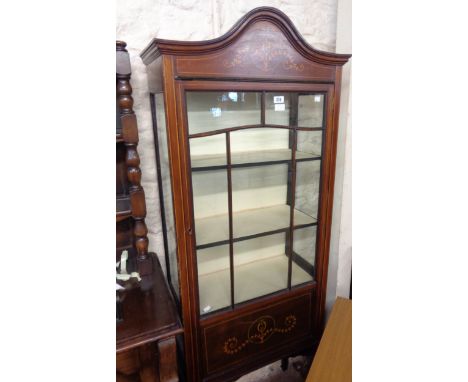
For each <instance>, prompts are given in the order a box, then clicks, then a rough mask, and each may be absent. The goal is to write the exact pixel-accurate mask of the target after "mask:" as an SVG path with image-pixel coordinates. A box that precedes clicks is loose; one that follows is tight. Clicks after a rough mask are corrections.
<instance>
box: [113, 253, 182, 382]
mask: <svg viewBox="0 0 468 382" xmlns="http://www.w3.org/2000/svg"><path fill="white" fill-rule="evenodd" d="M152 277H153V283H152V290H151V291H149V292H144V291H142V290H141V289H140V288H133V289H131V290H129V291H128V292H127V295H126V296H125V300H124V301H123V303H122V308H123V312H122V313H123V317H124V319H123V320H122V321H121V322H120V323H118V324H117V349H116V350H117V381H122V382H123V381H141V382H159V381H161V382H176V381H178V380H179V377H178V365H177V351H176V337H177V335H179V334H181V333H182V328H181V325H180V322H179V319H178V315H177V312H176V308H175V305H174V302H173V299H172V296H171V295H170V293H169V289H168V287H167V284H166V279H165V277H164V274H163V272H162V270H161V267H160V265H159V262H158V260H157V258H154V272H153V274H152Z"/></svg>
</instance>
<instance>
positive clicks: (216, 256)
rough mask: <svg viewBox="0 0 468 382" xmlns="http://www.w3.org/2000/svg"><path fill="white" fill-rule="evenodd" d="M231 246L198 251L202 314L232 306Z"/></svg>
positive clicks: (218, 246) (219, 246)
mask: <svg viewBox="0 0 468 382" xmlns="http://www.w3.org/2000/svg"><path fill="white" fill-rule="evenodd" d="M229 264H230V263H229V245H217V246H214V247H209V248H205V249H199V250H197V266H198V288H199V295H200V313H201V314H206V313H211V312H214V311H216V310H219V309H223V308H226V307H228V306H231V277H230V266H229Z"/></svg>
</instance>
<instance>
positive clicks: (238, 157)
mask: <svg viewBox="0 0 468 382" xmlns="http://www.w3.org/2000/svg"><path fill="white" fill-rule="evenodd" d="M291 158H292V150H290V149H274V150H258V151H241V152H232V153H231V167H248V166H261V165H270V164H278V163H288V162H291ZM319 159H321V156H320V154H313V153H308V152H302V151H296V161H297V162H302V161H308V160H319ZM191 162H192V171H207V170H214V169H223V168H226V167H227V164H226V155H225V154H210V155H194V156H192V158H191Z"/></svg>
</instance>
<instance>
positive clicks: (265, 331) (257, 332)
mask: <svg viewBox="0 0 468 382" xmlns="http://www.w3.org/2000/svg"><path fill="white" fill-rule="evenodd" d="M296 322H297V319H296V316H294V315H292V314H290V315H289V316H287V317H286V318H285V320H284V325H285V326H284V327H276V323H275V320H274V319H273V317H271V316H262V317H260V318H258V319H256V320H255V321H254V322H253V323H252V324H251V325H250V327H249V330H248V331H247V338H246V339H245V340H243V341H239V339H238V338H237V337H230V338H228V339H227V340H226V341H225V342H224V348H223V350H224V353H226V354H236V353H238V352H239V351H241V350H242V349H243V348H245V347H246V346H247V345H248V344H263V343H265V342H266V341H268V339H270V337H271V336H272V335H273V334H275V333H280V334H286V333H289V332H290V331H292V330H293V329H294V327H295V326H296Z"/></svg>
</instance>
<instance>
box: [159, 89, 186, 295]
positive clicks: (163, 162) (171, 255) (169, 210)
mask: <svg viewBox="0 0 468 382" xmlns="http://www.w3.org/2000/svg"><path fill="white" fill-rule="evenodd" d="M154 103H155V105H154V106H155V109H156V110H155V111H156V126H157V144H158V154H159V158H158V161H159V163H160V175H161V185H160V187H161V191H162V200H161V201H162V203H161V204H162V207H163V208H162V209H163V210H164V219H163V220H164V224H165V233H164V232H163V233H164V242H165V243H164V244H165V245H164V249H165V251H166V252H167V258H168V260H169V272H170V280H171V284H172V286H173V288H174V291H175V292H176V294H177V297H178V298H180V294H179V273H178V269H179V267H178V262H177V244H176V243H177V242H176V235H175V224H174V209H173V205H172V186H171V175H170V172H169V169H170V167H169V151H168V141H167V131H166V114H165V112H164V94H163V93H158V94H155V95H154Z"/></svg>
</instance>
